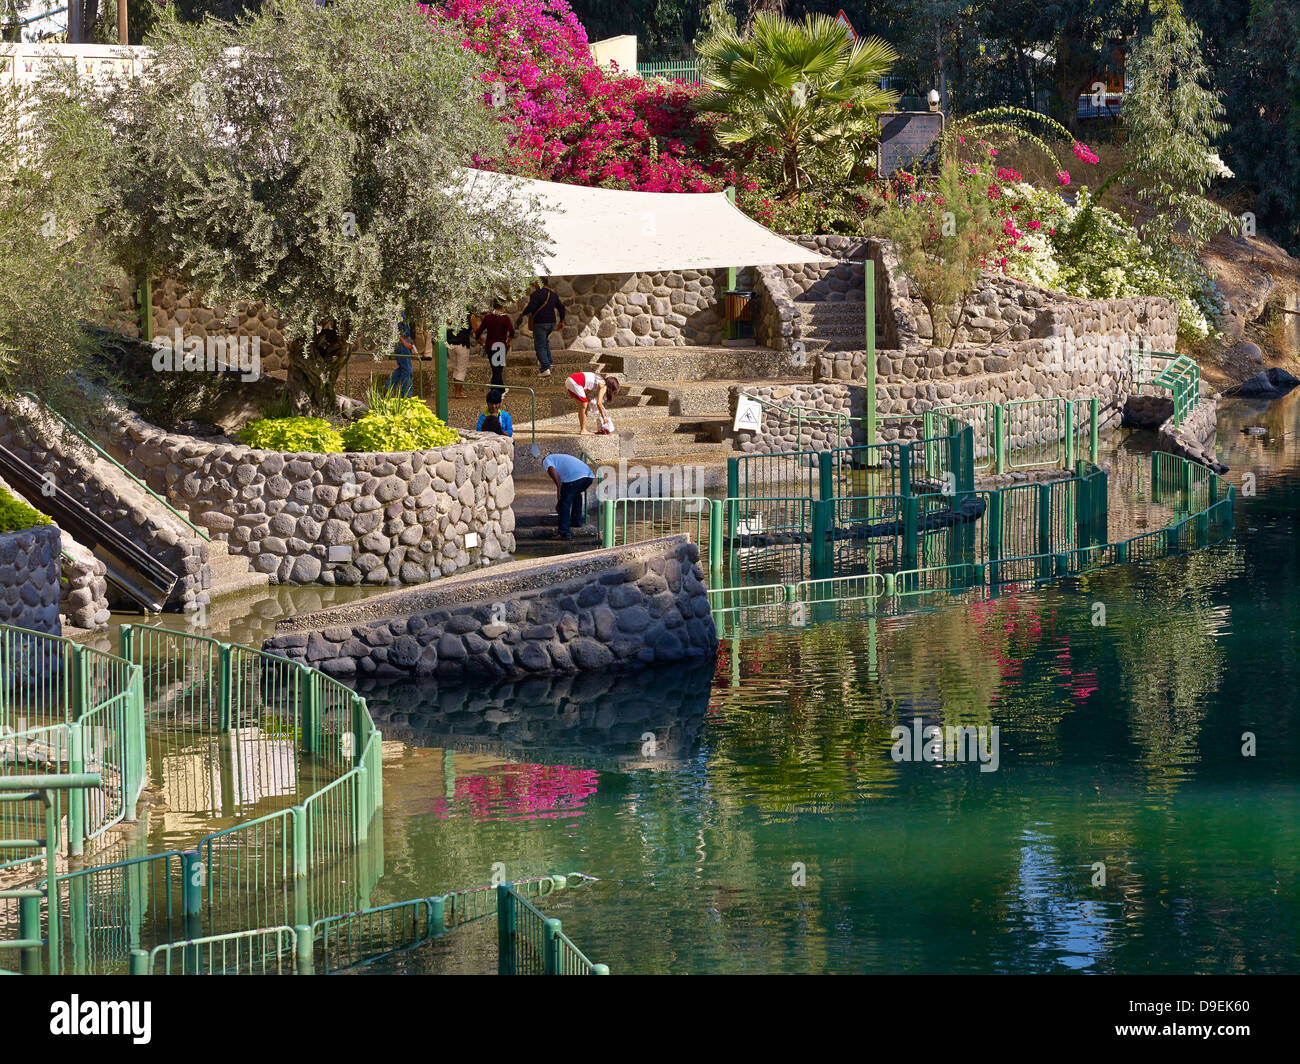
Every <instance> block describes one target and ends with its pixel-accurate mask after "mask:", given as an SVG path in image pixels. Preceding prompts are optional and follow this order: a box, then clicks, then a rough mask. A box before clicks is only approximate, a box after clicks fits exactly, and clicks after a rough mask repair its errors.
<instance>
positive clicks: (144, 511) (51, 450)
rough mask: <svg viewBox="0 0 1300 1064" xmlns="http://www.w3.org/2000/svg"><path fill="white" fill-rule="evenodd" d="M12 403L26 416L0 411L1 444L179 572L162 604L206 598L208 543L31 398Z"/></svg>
mask: <svg viewBox="0 0 1300 1064" xmlns="http://www.w3.org/2000/svg"><path fill="white" fill-rule="evenodd" d="M15 406H16V407H18V408H19V409H20V410H21V411H22V412H24V413H25V415H26V417H25V418H19V417H16V416H13V415H12V414H9V413H6V412H0V443H3V444H4V445H5V446H6V447H8V448H9V450H11V451H13V452H14V454H16V455H17V456H18V457H19V458H21V459H22V460H23V461H25V462H26V463H27V464H28V465H30V466H31V467H32V468H33V469H36V470H37V471H39V472H40V473H42V474H43V475H49V476H50V477H52V478H53V483H54V484H55V486H57V487H58V488H60V489H62V490H63V491H65V492H67V493H68V494H69V495H71V496H72V497H73V498H74V499H76V500H77V501H79V502H80V503H81V504H82V505H84V506H86V507H87V508H88V509H89V510H91V511H92V512H93V513H95V514H96V515H98V516H99V517H100V518H101V519H102V520H104V521H106V522H107V523H108V524H110V525H112V526H113V527H114V528H115V529H116V530H117V531H118V532H120V533H122V535H124V536H126V537H127V538H128V539H130V540H132V541H134V542H135V543H137V544H138V545H139V546H141V547H143V548H144V549H145V550H147V551H149V552H150V553H151V554H152V555H153V556H154V557H155V558H157V559H158V560H159V561H160V562H162V563H163V564H164V565H166V566H167V567H168V568H169V569H171V570H172V571H173V572H175V573H177V574H178V576H179V579H178V580H177V582H176V587H175V588H174V589H173V590H172V593H171V595H170V596H169V597H168V599H167V602H166V604H165V605H166V606H168V607H175V608H180V609H184V608H186V607H187V606H191V605H199V604H204V603H206V602H207V601H208V595H207V588H209V587H210V586H211V573H210V571H209V569H208V546H207V543H206V542H205V541H204V540H203V539H202V538H201V537H200V536H197V535H195V533H194V530H193V529H191V528H188V527H187V526H186V525H185V524H184V523H182V522H181V521H179V520H177V519H176V517H175V516H174V515H173V514H172V513H170V512H169V511H168V509H167V507H165V506H163V505H162V504H161V503H160V502H159V501H158V500H157V499H156V498H154V497H153V496H152V495H150V494H149V492H147V491H145V490H144V489H143V488H141V487H140V485H139V484H137V483H135V481H133V480H132V479H131V478H130V477H129V476H127V475H126V474H125V473H123V472H122V471H121V470H119V469H118V468H116V467H115V466H114V465H112V464H111V463H110V462H107V461H105V460H104V459H103V458H100V457H98V456H97V455H95V454H94V452H92V451H91V450H90V448H89V447H86V446H84V445H81V444H80V443H78V442H77V441H76V440H75V439H68V438H66V437H65V436H64V433H63V430H62V428H61V427H59V426H58V425H56V424H55V423H54V422H52V421H49V420H45V419H42V416H41V414H40V413H39V411H38V409H37V407H36V405H35V404H34V403H32V402H31V401H30V400H28V399H26V398H21V399H19V400H17V401H16V403H15Z"/></svg>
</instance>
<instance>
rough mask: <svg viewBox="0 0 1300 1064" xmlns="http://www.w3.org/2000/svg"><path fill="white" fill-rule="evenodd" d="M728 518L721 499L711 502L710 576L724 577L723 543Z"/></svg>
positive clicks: (711, 500)
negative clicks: (724, 514) (724, 513)
mask: <svg viewBox="0 0 1300 1064" xmlns="http://www.w3.org/2000/svg"><path fill="white" fill-rule="evenodd" d="M725 521H726V518H725V517H724V516H723V506H722V500H721V499H710V500H709V576H710V577H719V576H721V575H722V551H723V546H722V541H723V530H724V528H725Z"/></svg>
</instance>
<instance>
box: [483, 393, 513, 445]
mask: <svg viewBox="0 0 1300 1064" xmlns="http://www.w3.org/2000/svg"><path fill="white" fill-rule="evenodd" d="M501 399H502V393H501V391H500V390H499V389H496V388H493V389H492V391H490V392H488V393H487V409H486V410H485V411H483V413H481V414H479V416H478V424H477V425H475V426H474V429H475V431H477V432H495V433H496V434H497V435H498V436H510V437H512V438H513V437H514V434H515V426H514V422H513V421H511V420H510V415H509V414H508V413H506V411H504V410H502V409H501Z"/></svg>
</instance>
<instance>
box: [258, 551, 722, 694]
mask: <svg viewBox="0 0 1300 1064" xmlns="http://www.w3.org/2000/svg"><path fill="white" fill-rule="evenodd" d="M277 631H278V632H279V633H281V634H277V635H276V636H274V637H272V638H271V639H268V640H267V641H266V642H265V644H264V645H263V648H264V649H266V650H268V651H271V652H273V653H277V654H283V655H284V656H286V657H288V658H291V659H293V660H295V661H305V662H307V663H308V664H310V665H314V666H316V667H317V668H320V669H322V670H323V671H325V672H327V673H329V674H331V675H334V676H349V677H351V676H356V677H358V678H365V677H373V678H375V679H379V680H383V679H386V678H397V677H432V676H436V677H437V678H438V679H440V680H449V681H454V680H461V679H480V680H481V679H498V678H502V679H504V678H512V677H524V676H529V675H546V674H558V673H576V672H601V671H609V670H616V671H621V670H632V669H638V668H642V667H644V666H646V665H650V664H654V663H674V662H681V661H688V660H699V659H707V658H711V657H712V656H713V655H714V654H715V653H716V651H717V641H718V637H717V630H716V628H715V626H714V623H713V616H712V613H711V612H710V610H709V600H708V596H707V593H706V590H705V586H704V574H703V572H702V571H701V569H700V566H699V548H698V547H697V546H696V545H695V544H694V543H691V542H690V540H689V539H688V538H687V537H686V536H680V535H679V536H670V537H667V538H665V539H658V540H652V541H650V542H648V543H641V544H637V545H635V546H632V547H613V548H608V549H605V550H598V551H589V552H585V553H583V554H578V555H570V556H567V557H562V558H559V559H546V560H544V561H522V562H510V563H507V564H505V565H502V566H498V567H495V568H493V569H492V570H491V571H489V572H484V573H475V574H462V575H461V576H457V577H452V578H451V579H448V580H444V581H441V582H439V583H438V584H436V585H432V586H430V587H429V588H420V589H418V590H410V591H397V592H392V593H390V594H387V595H378V596H375V597H374V598H370V599H366V600H364V601H362V602H358V603H355V604H351V605H348V606H341V607H337V608H334V609H330V610H323V611H321V612H319V613H315V614H309V615H306V616H301V617H296V618H293V619H290V620H287V621H282V622H281V623H280V624H279V625H277Z"/></svg>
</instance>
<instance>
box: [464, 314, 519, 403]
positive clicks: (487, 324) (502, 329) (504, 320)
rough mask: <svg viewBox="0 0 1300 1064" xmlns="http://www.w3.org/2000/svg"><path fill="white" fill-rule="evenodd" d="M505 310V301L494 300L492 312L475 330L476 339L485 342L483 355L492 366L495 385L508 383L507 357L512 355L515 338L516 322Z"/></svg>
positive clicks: (485, 316)
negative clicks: (511, 347)
mask: <svg viewBox="0 0 1300 1064" xmlns="http://www.w3.org/2000/svg"><path fill="white" fill-rule="evenodd" d="M505 309H506V305H505V301H504V300H502V299H494V300H492V312H491V313H490V314H485V315H483V320H482V321H481V322H479V323H478V328H477V329H475V330H474V338H475V339H476V340H481V341H482V342H483V353H484V354H485V355H487V358H488V362H489V364H490V365H491V366H492V383H493V384H505V382H506V377H505V374H506V357H507V356H508V355H509V354H510V341H511V340H513V339H514V338H515V326H514V322H512V321H511V320H510V315H509V314H506V313H505Z"/></svg>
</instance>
